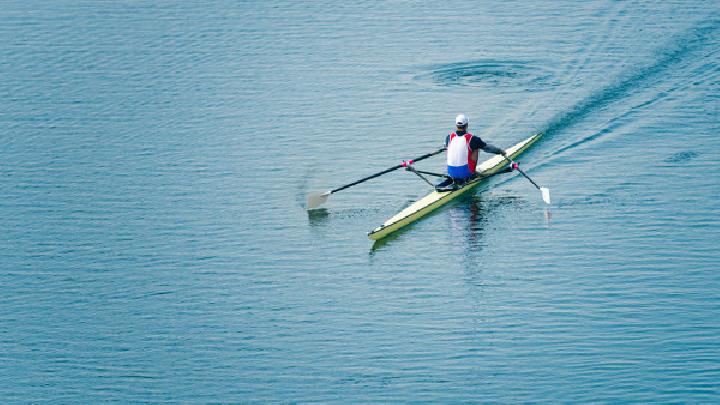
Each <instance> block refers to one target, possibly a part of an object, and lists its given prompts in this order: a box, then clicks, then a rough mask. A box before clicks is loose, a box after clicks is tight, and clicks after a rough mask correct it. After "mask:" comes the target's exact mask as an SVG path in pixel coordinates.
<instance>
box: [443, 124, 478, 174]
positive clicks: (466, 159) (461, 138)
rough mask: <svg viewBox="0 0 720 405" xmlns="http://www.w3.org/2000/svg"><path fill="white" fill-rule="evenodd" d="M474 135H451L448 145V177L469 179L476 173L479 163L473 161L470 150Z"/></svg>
mask: <svg viewBox="0 0 720 405" xmlns="http://www.w3.org/2000/svg"><path fill="white" fill-rule="evenodd" d="M470 139H472V134H470V133H467V134H465V135H457V134H456V133H454V132H453V133H452V134H450V140H449V141H448V145H447V166H448V176H450V177H452V178H454V179H467V178H469V177H472V175H473V174H474V173H475V166H476V165H477V161H476V160H473V159H472V149H470Z"/></svg>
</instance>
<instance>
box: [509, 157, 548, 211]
mask: <svg viewBox="0 0 720 405" xmlns="http://www.w3.org/2000/svg"><path fill="white" fill-rule="evenodd" d="M505 160H507V161H508V162H510V164H511V165H512V164H513V161H512V160H510V159H509V158H508V157H507V156H505ZM513 169H515V170H517V171H519V172H520V174H522V175H523V176H524V177H525V178H526V179H528V180H530V183H532V184H533V186H535V188H537V189H538V190H540V192H541V193H542V199H543V201H545V204H550V189H549V188H545V187H540V186H538V185H537V183H535V182H534V181H533V179H531V178H530V176H528V175H527V174H525V172H524V171H522V169H520V168H519V167H514V168H513Z"/></svg>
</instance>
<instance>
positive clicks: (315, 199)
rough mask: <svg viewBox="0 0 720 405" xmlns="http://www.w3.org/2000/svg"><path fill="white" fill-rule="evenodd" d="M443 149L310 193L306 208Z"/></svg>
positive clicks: (318, 204)
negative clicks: (331, 187) (347, 182)
mask: <svg viewBox="0 0 720 405" xmlns="http://www.w3.org/2000/svg"><path fill="white" fill-rule="evenodd" d="M444 151H445V148H440V149H438V150H436V151H435V152H431V153H427V154H425V155H422V156H420V157H418V158H415V159H412V160H409V161H407V162H402V163H401V164H399V165H395V166H393V167H390V168H388V169H385V170H383V171H381V172H377V173H375V174H371V175H370V176H367V177H363V178H362V179H360V180H356V181H353V182H352V183H349V184H346V185H344V186H340V187H338V188H336V189H333V190H328V191H325V192H319V193H311V194H309V195H308V199H307V209H308V210H311V209H315V208H317V207H319V206H320V205H322V204H324V203H325V201H327V199H328V197H330V194H334V193H337V192H338V191H340V190H345V189H346V188H348V187H352V186H354V185H356V184H360V183H362V182H365V181H368V180H370V179H374V178H375V177H379V176H382V175H383V174H385V173H389V172H391V171H393V170H397V169H400V168H403V167H407V166H408V165H411V164H413V163H415V162H419V161H421V160H423V159H427V158H429V157H430V156H435V155H437V154H439V153H442V152H444Z"/></svg>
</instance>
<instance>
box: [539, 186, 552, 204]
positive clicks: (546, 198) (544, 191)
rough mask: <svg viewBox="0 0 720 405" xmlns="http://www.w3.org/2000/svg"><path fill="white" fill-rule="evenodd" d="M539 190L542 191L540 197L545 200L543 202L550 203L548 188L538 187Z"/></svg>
mask: <svg viewBox="0 0 720 405" xmlns="http://www.w3.org/2000/svg"><path fill="white" fill-rule="evenodd" d="M540 192H541V193H542V199H543V201H545V204H550V189H549V188H545V187H540Z"/></svg>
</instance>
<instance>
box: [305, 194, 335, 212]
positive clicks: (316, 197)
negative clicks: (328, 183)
mask: <svg viewBox="0 0 720 405" xmlns="http://www.w3.org/2000/svg"><path fill="white" fill-rule="evenodd" d="M329 196H330V192H329V191H324V192H317V193H310V194H308V199H307V209H308V210H313V209H315V208H317V207H319V206H321V205H323V204H325V201H327V199H328V197H329Z"/></svg>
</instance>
